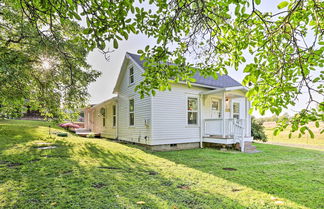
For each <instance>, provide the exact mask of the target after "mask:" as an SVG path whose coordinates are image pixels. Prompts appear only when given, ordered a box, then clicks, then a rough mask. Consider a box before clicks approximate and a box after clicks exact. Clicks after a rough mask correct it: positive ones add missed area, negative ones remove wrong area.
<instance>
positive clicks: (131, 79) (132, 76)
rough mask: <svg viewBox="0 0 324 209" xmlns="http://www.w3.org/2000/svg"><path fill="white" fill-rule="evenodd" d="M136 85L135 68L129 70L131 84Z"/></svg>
mask: <svg viewBox="0 0 324 209" xmlns="http://www.w3.org/2000/svg"><path fill="white" fill-rule="evenodd" d="M133 83H134V68H133V67H131V68H129V84H133Z"/></svg>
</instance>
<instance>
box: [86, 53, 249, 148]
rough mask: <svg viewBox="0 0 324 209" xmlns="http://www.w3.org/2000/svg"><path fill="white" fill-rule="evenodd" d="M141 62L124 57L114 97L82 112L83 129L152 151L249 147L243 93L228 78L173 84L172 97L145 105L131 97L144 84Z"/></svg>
mask: <svg viewBox="0 0 324 209" xmlns="http://www.w3.org/2000/svg"><path fill="white" fill-rule="evenodd" d="M143 72H144V69H143V61H141V60H140V56H139V55H136V54H131V53H126V55H125V58H124V61H123V64H122V67H121V70H120V73H119V77H118V80H117V83H116V86H115V88H114V91H113V93H115V94H117V97H114V98H111V99H109V100H106V101H104V102H102V103H100V104H97V105H95V106H92V107H88V108H86V110H85V128H86V129H88V130H89V131H91V132H93V133H96V134H100V135H101V136H102V137H106V138H112V139H118V140H123V141H128V142H134V143H138V144H142V145H146V146H148V147H150V148H151V149H153V150H172V149H188V148H198V147H204V146H213V145H236V147H237V148H241V150H242V151H253V149H254V147H253V146H251V142H252V137H251V117H250V115H249V114H248V109H249V107H250V102H249V101H248V100H247V99H246V97H245V93H246V91H247V89H246V88H245V87H243V86H242V85H241V84H240V83H238V82H237V81H235V80H234V79H232V78H231V77H230V76H228V75H223V76H219V77H218V79H217V80H215V79H214V78H212V77H208V78H204V77H202V76H200V75H199V74H198V73H197V74H196V75H195V76H194V78H195V79H196V82H195V83H192V87H191V88H189V87H188V86H187V85H186V84H172V90H171V91H164V92H157V93H156V95H155V96H146V97H145V98H144V99H141V98H140V95H139V94H138V93H136V92H135V91H134V88H135V86H136V85H138V84H139V83H140V81H142V80H143V77H142V76H141V75H142V73H143Z"/></svg>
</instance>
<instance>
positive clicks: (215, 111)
mask: <svg viewBox="0 0 324 209" xmlns="http://www.w3.org/2000/svg"><path fill="white" fill-rule="evenodd" d="M211 110H212V112H211V117H212V118H220V117H221V115H220V102H219V100H216V99H212V103H211Z"/></svg>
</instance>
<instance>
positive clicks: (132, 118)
mask: <svg viewBox="0 0 324 209" xmlns="http://www.w3.org/2000/svg"><path fill="white" fill-rule="evenodd" d="M134 109H135V108H134V99H130V100H129V125H130V126H133V125H134V122H135V115H134Z"/></svg>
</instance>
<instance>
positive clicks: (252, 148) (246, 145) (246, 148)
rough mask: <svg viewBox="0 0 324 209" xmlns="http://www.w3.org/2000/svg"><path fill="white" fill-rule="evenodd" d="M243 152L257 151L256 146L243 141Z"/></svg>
mask: <svg viewBox="0 0 324 209" xmlns="http://www.w3.org/2000/svg"><path fill="white" fill-rule="evenodd" d="M244 152H246V153H257V152H259V151H258V150H256V146H253V145H252V142H244Z"/></svg>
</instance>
